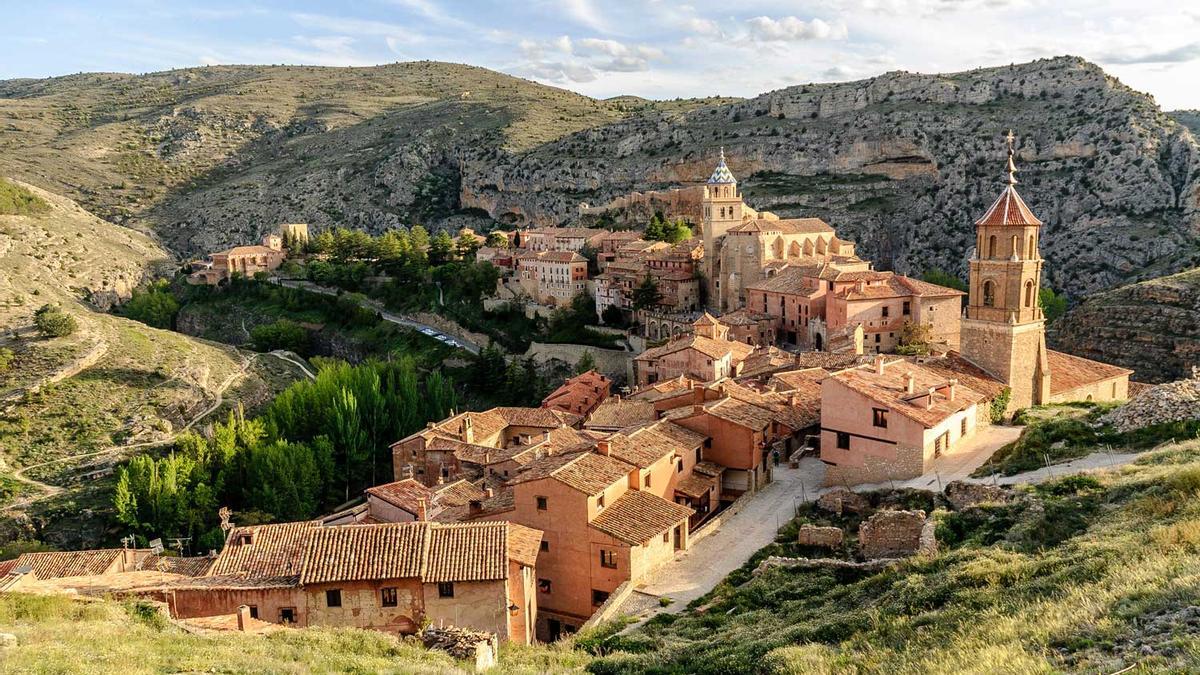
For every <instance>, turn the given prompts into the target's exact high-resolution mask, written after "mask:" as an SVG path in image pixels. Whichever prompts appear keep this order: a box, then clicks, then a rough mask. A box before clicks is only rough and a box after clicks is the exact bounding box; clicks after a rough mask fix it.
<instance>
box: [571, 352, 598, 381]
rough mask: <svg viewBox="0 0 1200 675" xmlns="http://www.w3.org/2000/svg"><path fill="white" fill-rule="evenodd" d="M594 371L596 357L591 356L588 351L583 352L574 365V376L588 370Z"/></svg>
mask: <svg viewBox="0 0 1200 675" xmlns="http://www.w3.org/2000/svg"><path fill="white" fill-rule="evenodd" d="M595 369H596V357H594V356H592V353H591V352H590V351H587V352H584V353H583V356H581V357H579V361H578V362H576V363H575V374H577V375H581V374H583V373H586V372H588V371H589V370H595Z"/></svg>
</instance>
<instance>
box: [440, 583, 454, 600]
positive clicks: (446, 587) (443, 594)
mask: <svg viewBox="0 0 1200 675" xmlns="http://www.w3.org/2000/svg"><path fill="white" fill-rule="evenodd" d="M438 597H439V598H453V597H454V582H453V581H439V582H438Z"/></svg>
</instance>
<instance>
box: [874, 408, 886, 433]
mask: <svg viewBox="0 0 1200 675" xmlns="http://www.w3.org/2000/svg"><path fill="white" fill-rule="evenodd" d="M887 414H888V411H887V409H886V408H871V424H873V425H875V426H877V427H879V428H880V429H886V428H887Z"/></svg>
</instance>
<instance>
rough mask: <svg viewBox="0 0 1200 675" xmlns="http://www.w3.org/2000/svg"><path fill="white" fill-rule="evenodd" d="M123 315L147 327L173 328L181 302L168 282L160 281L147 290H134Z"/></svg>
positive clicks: (146, 288)
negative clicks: (172, 292) (173, 293)
mask: <svg viewBox="0 0 1200 675" xmlns="http://www.w3.org/2000/svg"><path fill="white" fill-rule="evenodd" d="M122 313H123V314H125V316H127V317H129V318H130V319H133V320H134V321H141V322H142V323H144V324H146V325H147V326H154V327H155V328H171V327H172V326H173V325H174V324H175V315H176V314H178V313H179V301H178V300H176V299H175V296H174V295H172V294H171V290H170V287H169V285H168V284H167V282H166V280H165V279H160V280H158V281H156V282H154V283H152V284H150V285H149V286H147V287H145V288H136V289H134V291H133V297H131V298H130V299H129V302H127V303H125V306H124V307H123V308H122Z"/></svg>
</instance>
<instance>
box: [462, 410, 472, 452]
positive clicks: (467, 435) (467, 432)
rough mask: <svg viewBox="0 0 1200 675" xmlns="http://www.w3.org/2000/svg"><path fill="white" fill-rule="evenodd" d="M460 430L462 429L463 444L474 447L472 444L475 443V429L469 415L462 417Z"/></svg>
mask: <svg viewBox="0 0 1200 675" xmlns="http://www.w3.org/2000/svg"><path fill="white" fill-rule="evenodd" d="M462 429H463V442H464V443H471V444H472V445H474V443H475V427H474V425H472V423H471V416H470V415H466V416H464V417H463V423H462Z"/></svg>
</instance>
